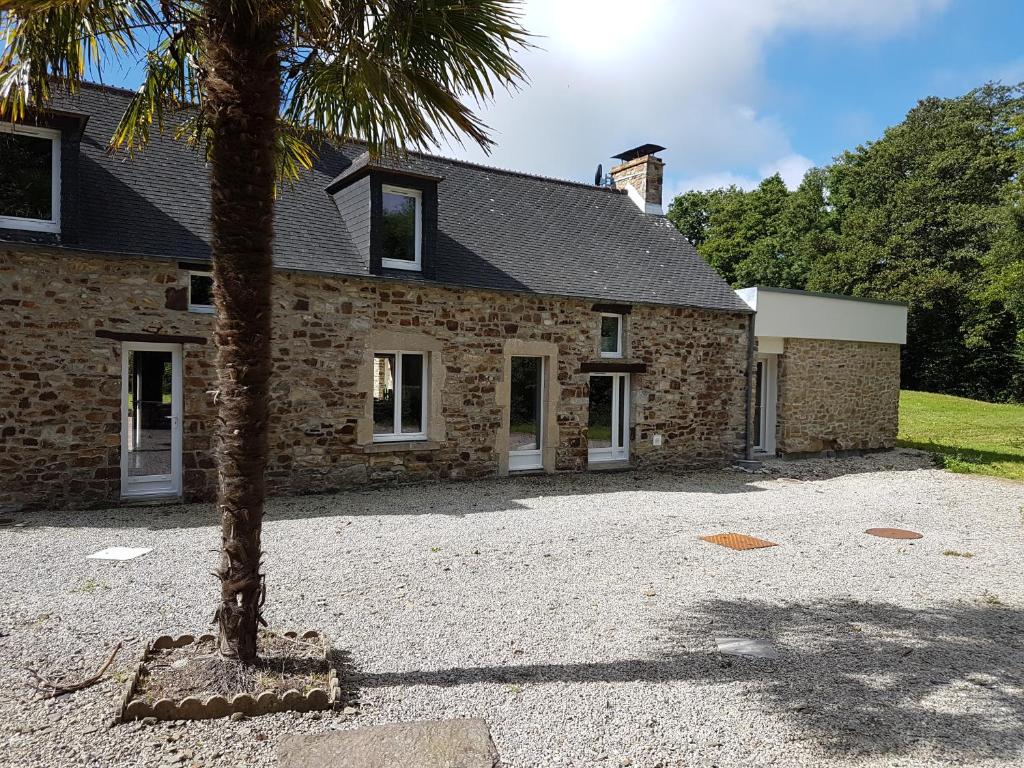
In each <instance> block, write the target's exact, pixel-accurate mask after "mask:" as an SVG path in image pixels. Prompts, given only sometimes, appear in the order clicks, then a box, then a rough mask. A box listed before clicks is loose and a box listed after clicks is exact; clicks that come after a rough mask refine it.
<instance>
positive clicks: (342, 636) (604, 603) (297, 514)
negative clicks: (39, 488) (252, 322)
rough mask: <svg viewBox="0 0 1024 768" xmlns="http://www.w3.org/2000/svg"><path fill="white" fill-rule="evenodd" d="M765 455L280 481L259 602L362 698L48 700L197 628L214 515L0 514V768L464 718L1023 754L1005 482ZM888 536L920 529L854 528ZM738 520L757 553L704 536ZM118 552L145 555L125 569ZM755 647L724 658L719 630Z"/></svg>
mask: <svg viewBox="0 0 1024 768" xmlns="http://www.w3.org/2000/svg"><path fill="white" fill-rule="evenodd" d="M770 472H771V473H770V474H763V475H749V474H745V473H742V472H739V471H722V472H712V473H694V474H688V475H680V476H671V475H643V474H636V475H634V474H628V473H627V474H601V475H585V476H580V475H576V476H559V477H544V478H520V479H514V480H505V481H492V482H480V483H472V484H452V485H444V486H427V487H423V486H420V487H413V488H402V489H398V490H395V489H391V490H381V491H371V492H361V493H344V494H339V495H334V496H321V497H307V498H301V499H280V500H275V501H274V502H273V503H272V504H271V505H270V507H269V510H268V517H267V522H266V524H265V526H264V542H265V548H266V572H267V580H268V584H269V589H268V604H267V616H268V620H269V621H270V622H271V624H272V625H273V626H276V627H281V628H305V627H319V628H322V629H324V630H326V631H327V632H329V633H330V634H331V635H332V637H334V638H336V645H337V647H338V648H339V649H341V650H344V651H347V652H349V653H351V658H352V663H353V665H354V668H355V673H354V674H355V675H356V677H355V681H354V682H355V684H357V685H358V687H359V690H360V700H361V710H360V713H359V714H358V715H355V716H346V715H343V714H332V715H326V716H323V717H320V716H317V715H306V716H302V715H294V716H293V715H275V716H270V717H264V718H258V719H254V720H248V721H243V722H230V721H213V722H201V723H173V724H161V725H157V726H152V727H149V726H142V725H141V724H131V725H126V726H116V727H114V728H108V727H107V725H106V723H107V721H108V720H109V719H110V716H111V715H112V713H113V711H114V708H115V705H116V701H117V699H118V697H119V696H120V692H121V690H122V684H121V683H118V682H116V681H115V680H113V679H111V680H108V681H106V682H104V683H102V684H100V685H97V686H94V687H93V688H91V689H88V690H85V691H82V692H80V693H77V694H74V695H71V696H67V697H64V698H62V699H59V700H57V701H53V702H39V701H36V700H35V699H34V696H33V693H32V692H31V691H30V689H28V688H27V686H26V685H25V681H26V679H27V676H26V674H25V672H24V670H25V668H26V667H30V666H31V667H38V668H41V669H42V670H43V671H45V672H48V671H50V670H55V669H57V670H59V667H58V666H57V665H58V664H61V663H63V664H69V665H70V666H71V667H72V671H73V673H74V674H75V675H83V676H84V674H86V673H88V672H91V671H92V669H93V668H94V667H95V666H97V665H98V664H99V662H100V661H102V658H103V656H104V655H105V653H106V649H108V648H109V647H110V645H111V644H112V643H113V642H115V641H116V640H118V639H125V640H126V641H127V643H126V650H125V651H124V652H122V655H121V656H120V658H119V663H118V665H117V667H116V668H115V670H116V672H117V673H118V674H119V675H122V676H123V675H124V674H125V672H126V670H127V669H128V667H129V665H130V664H131V663H133V662H134V661H135V659H136V658H137V654H138V653H139V651H140V646H141V641H142V639H143V638H148V637H152V636H154V635H156V634H159V633H165V632H170V633H178V632H186V631H187V632H195V631H197V630H203V629H205V628H206V627H207V626H208V623H209V621H210V617H211V615H212V613H213V607H214V599H215V586H214V579H213V578H212V577H211V576H210V571H211V568H212V566H213V564H214V562H215V555H214V549H215V547H216V544H217V530H216V527H215V526H214V524H213V522H214V521H213V516H212V511H211V509H210V508H209V507H208V506H200V505H192V506H178V507H162V508H161V507H155V508H152V507H151V508H142V509H131V510H128V509H123V510H113V511H100V512H79V513H45V514H33V515H28V514H26V515H22V516H18V519H19V520H25V521H27V522H28V525H26V526H24V527H3V528H0V685H2V686H3V690H4V691H5V693H4V695H3V696H2V697H0V764H4V765H12V766H58V765H95V766H129V765H131V766H135V765H145V766H153V765H157V766H158V765H164V764H166V765H176V766H190V765H201V766H213V765H218V766H240V765H274V764H275V757H274V753H275V746H276V743H277V740H278V738H279V737H280V735H281V734H282V733H285V732H316V731H323V730H325V729H331V728H349V727H358V726H362V725H369V724H375V723H382V722H393V721H401V720H415V719H424V718H445V717H458V716H479V717H483V718H486V720H487V721H488V722H489V723H490V725H491V728H492V732H493V735H494V739H495V742H496V743H497V745H498V748H499V751H500V752H501V755H502V758H503V759H504V761H505V762H506V764H507V765H509V766H570V765H571V766H623V765H633V766H647V767H650V766H665V767H667V766H712V765H715V766H749V765H775V766H782V765H787V766H788V765H806V766H822V765H837V766H838V765H856V766H868V765H871V766H910V765H915V766H934V765H963V764H971V765H1009V764H1016V765H1020V764H1021V763H1022V761H1024V567H1022V562H1024V558H1022V556H1021V554H1022V544H1024V527H1022V508H1024V484H1019V483H1011V482H1008V481H1000V480H994V479H986V478H978V477H970V476H964V475H954V474H948V473H946V472H943V471H940V470H937V469H934V468H932V466H931V464H930V462H929V461H928V460H927V459H926V458H925V457H923V456H922V455H919V454H914V453H911V452H897V453H890V454H883V455H879V456H875V457H871V458H862V459H847V460H837V461H805V462H789V463H778V464H773V465H772V466H771V467H770ZM872 526H898V527H905V528H911V529H914V530H917V531H920V532H921V533H923V534H924V538H922V539H920V540H918V541H914V542H907V541H894V540H886V539H879V538H873V537H871V536H867V535H865V534H864V533H863V531H864V529H865V528H868V527H872ZM722 531H738V532H742V533H748V534H752V535H754V536H758V537H761V538H765V539H770V540H772V541H775V542H778V543H779V544H780V546H778V547H774V548H770V549H761V550H754V551H748V552H735V551H732V550H728V549H725V548H722V547H718V546H714V545H712V544H708V543H705V542H701V541H698V539H697V537H698V536H700V535H703V534H708V533H717V532H722ZM113 545H125V546H142V547H153V548H154V550H153V552H151V553H149V554H148V555H145V556H143V557H141V558H139V559H137V560H133V561H130V562H125V563H112V562H102V561H95V560H87V559H85V556H86V555H87V554H89V553H91V552H94V551H96V550H98V549H102V548H104V547H108V546H113ZM723 635H732V636H742V637H749V638H755V639H757V638H760V639H765V640H768V641H770V642H771V643H772V644H773V645H774V646H775V647H776V648H777V650H778V652H779V658H778V659H777V660H762V659H750V658H740V657H726V656H722V655H721V654H719V653H718V652H717V651H716V647H715V642H714V638H715V636H723Z"/></svg>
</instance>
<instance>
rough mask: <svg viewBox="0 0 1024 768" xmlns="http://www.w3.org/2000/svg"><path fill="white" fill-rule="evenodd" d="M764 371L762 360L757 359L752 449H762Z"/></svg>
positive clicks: (763, 431)
mask: <svg viewBox="0 0 1024 768" xmlns="http://www.w3.org/2000/svg"><path fill="white" fill-rule="evenodd" d="M764 373H765V364H764V360H758V361H757V362H756V363H755V367H754V450H757V451H763V450H764V436H765V431H766V430H765V428H764V417H765V416H766V412H765V407H764V393H765V386H764Z"/></svg>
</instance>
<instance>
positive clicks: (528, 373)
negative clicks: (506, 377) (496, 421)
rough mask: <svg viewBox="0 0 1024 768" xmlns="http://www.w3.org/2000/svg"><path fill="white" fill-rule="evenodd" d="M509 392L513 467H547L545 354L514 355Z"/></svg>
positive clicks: (509, 453) (509, 447)
mask: <svg viewBox="0 0 1024 768" xmlns="http://www.w3.org/2000/svg"><path fill="white" fill-rule="evenodd" d="M509 395H510V397H509V428H508V431H509V434H508V468H509V471H511V472H515V471H517V470H524V469H543V467H544V450H543V446H544V440H543V427H544V423H543V422H544V414H543V410H544V408H543V402H544V358H543V357H513V358H512V372H511V381H510V393H509Z"/></svg>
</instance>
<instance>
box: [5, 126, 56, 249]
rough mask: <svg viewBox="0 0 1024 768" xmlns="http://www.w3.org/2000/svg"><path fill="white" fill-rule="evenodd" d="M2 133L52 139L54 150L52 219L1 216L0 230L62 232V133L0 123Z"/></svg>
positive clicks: (51, 171)
mask: <svg viewBox="0 0 1024 768" xmlns="http://www.w3.org/2000/svg"><path fill="white" fill-rule="evenodd" d="M0 131H3V132H4V133H14V134H21V135H23V136H35V137H36V138H40V139H50V141H51V142H52V143H53V149H52V151H51V152H50V160H51V165H50V193H51V195H52V199H51V200H50V211H51V214H52V218H50V219H27V218H23V217H21V216H3V215H0V228H3V229H24V230H28V231H32V232H54V233H59V232H60V131H58V130H55V129H53V128H38V127H36V126H34V125H20V124H15V123H2V122H0Z"/></svg>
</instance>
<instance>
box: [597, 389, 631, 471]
mask: <svg viewBox="0 0 1024 768" xmlns="http://www.w3.org/2000/svg"><path fill="white" fill-rule="evenodd" d="M587 426H588V429H587V436H588V437H587V440H588V457H589V460H590V463H591V464H596V463H600V462H603V461H625V460H626V459H628V458H629V374H628V373H595V374H591V376H590V417H589V420H588V425H587Z"/></svg>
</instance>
